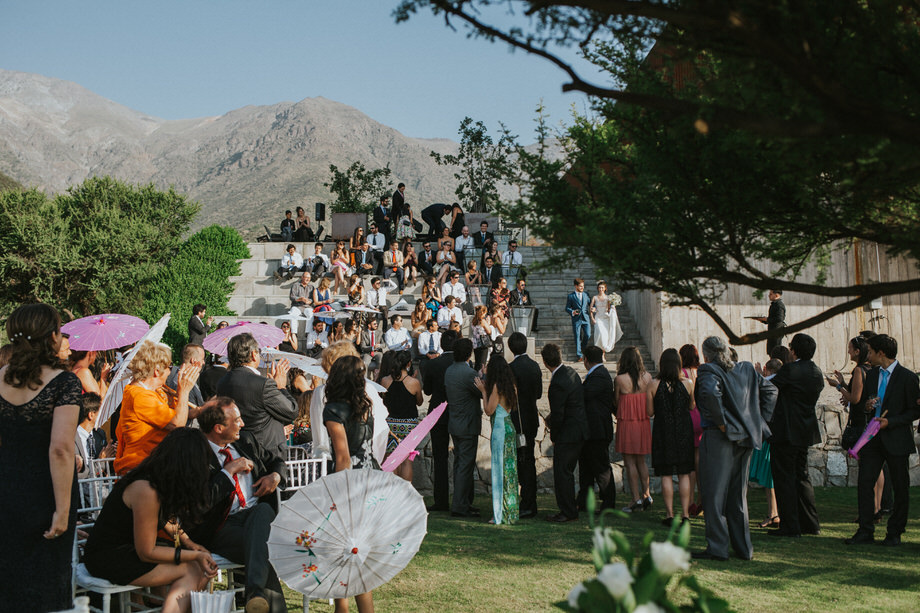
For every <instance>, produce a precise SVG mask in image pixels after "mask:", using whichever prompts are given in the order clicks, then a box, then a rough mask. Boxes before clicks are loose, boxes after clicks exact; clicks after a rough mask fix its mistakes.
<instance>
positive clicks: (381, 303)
mask: <svg viewBox="0 0 920 613" xmlns="http://www.w3.org/2000/svg"><path fill="white" fill-rule="evenodd" d="M394 289H396V284H395V283H393V282H392V281H390V280H389V279H387V281H386V284H384V283H383V281H382V280H381V279H380V277H374V278H373V279H371V289H369V290H368V292H367V306H369V307H372V308H375V309H377V310H378V311H380V315H381V318H382V319H383V327H384V330H386V322H387V316H388V315H389V310H390V309H389V307H388V306H387V291H390V290H394Z"/></svg>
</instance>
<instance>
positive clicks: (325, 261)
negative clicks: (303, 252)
mask: <svg viewBox="0 0 920 613" xmlns="http://www.w3.org/2000/svg"><path fill="white" fill-rule="evenodd" d="M304 270H310V271H311V272H312V273H313V276H314V277H316V278H317V279H319V278H320V277H322V276H323V275H325V274H326V273H331V272H332V262H331V261H329V256H328V255H326V254H325V253H323V244H322V243H316V244H315V245H313V255H312V256H311V257H310V259H309V261H308V262H306V263H305V264H304Z"/></svg>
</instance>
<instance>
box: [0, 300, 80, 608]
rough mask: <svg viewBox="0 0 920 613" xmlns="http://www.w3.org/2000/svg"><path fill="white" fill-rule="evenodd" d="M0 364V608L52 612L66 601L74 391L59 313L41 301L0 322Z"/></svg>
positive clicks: (73, 502)
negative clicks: (2, 331) (1, 344)
mask: <svg viewBox="0 0 920 613" xmlns="http://www.w3.org/2000/svg"><path fill="white" fill-rule="evenodd" d="M6 334H7V337H8V338H9V339H10V344H11V351H10V357H9V363H8V364H7V365H6V366H4V367H3V368H0V525H2V526H3V527H4V537H3V545H4V546H3V547H2V548H0V577H3V598H2V602H0V611H10V612H12V611H36V612H38V613H44V612H46V611H59V610H62V609H67V608H69V607H70V606H71V604H72V598H73V586H72V584H71V569H70V567H71V551H72V548H73V536H74V521H75V520H76V509H77V500H78V499H77V477H76V472H75V470H74V468H75V459H74V436H75V435H76V431H77V423H78V422H79V419H80V410H81V406H82V400H81V395H82V388H81V385H80V381H79V380H78V379H77V377H76V376H75V375H74V374H73V373H71V372H68V371H67V370H65V369H64V364H63V363H62V362H61V361H60V359H59V358H58V351H59V349H60V345H61V338H62V337H61V318H60V316H59V315H58V312H57V311H56V310H55V309H54V308H53V307H50V306H48V305H46V304H29V305H23V306H21V307H19V308H17V309H16V310H15V311H13V313H12V314H11V315H10V317H9V319H7V321H6Z"/></svg>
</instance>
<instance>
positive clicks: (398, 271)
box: [383, 241, 406, 294]
mask: <svg viewBox="0 0 920 613" xmlns="http://www.w3.org/2000/svg"><path fill="white" fill-rule="evenodd" d="M404 263H405V258H403V254H402V252H401V251H400V250H399V248H398V245H397V244H396V241H393V242H392V243H390V247H389V248H388V249H387V251H386V253H384V255H383V278H384V279H389V278H390V277H396V285H397V287H398V288H399V293H400V294H402V293H403V287H405V285H406V271H405V268H404V267H403V264H404Z"/></svg>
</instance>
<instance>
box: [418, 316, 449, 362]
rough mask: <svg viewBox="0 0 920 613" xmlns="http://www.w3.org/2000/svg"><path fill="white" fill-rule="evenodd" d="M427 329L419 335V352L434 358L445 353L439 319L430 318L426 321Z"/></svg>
mask: <svg viewBox="0 0 920 613" xmlns="http://www.w3.org/2000/svg"><path fill="white" fill-rule="evenodd" d="M425 328H426V330H425V331H424V332H422V333H421V334H419V335H418V353H419V355H424V356H427V357H428V359H434V358H436V357H438V356H439V355H441V354H442V353H444V350H443V349H441V332H440V331H438V320H437V319H435V318H433V317H432V318H431V319H429V320H428V321H427V322H426V323H425Z"/></svg>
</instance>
